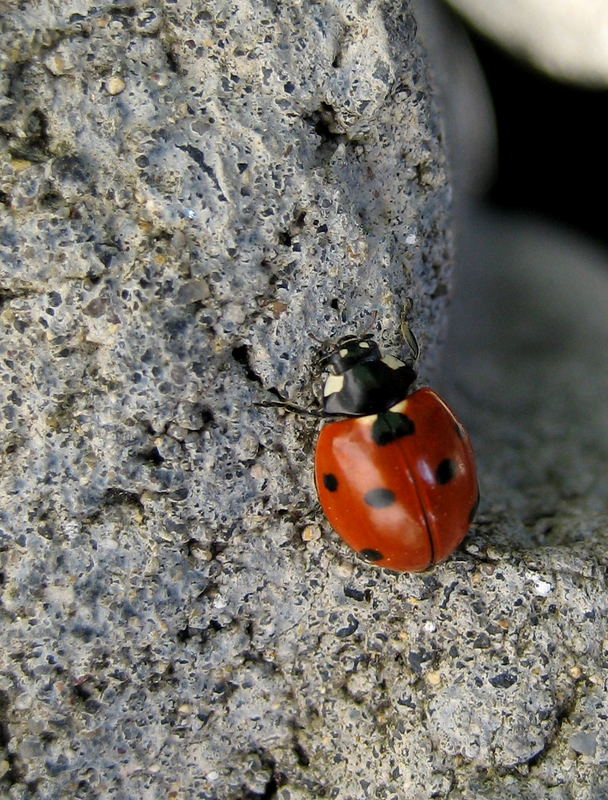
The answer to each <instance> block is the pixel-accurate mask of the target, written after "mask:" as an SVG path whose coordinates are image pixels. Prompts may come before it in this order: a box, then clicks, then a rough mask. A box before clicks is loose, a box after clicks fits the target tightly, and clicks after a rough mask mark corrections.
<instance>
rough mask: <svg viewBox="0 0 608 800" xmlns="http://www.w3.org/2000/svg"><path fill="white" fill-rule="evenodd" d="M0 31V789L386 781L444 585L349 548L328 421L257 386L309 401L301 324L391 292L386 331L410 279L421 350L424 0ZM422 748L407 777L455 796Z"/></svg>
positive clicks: (430, 265) (426, 166) (19, 794)
mask: <svg viewBox="0 0 608 800" xmlns="http://www.w3.org/2000/svg"><path fill="white" fill-rule="evenodd" d="M0 52H3V53H4V56H3V58H4V59H5V61H4V65H5V67H6V70H5V74H6V76H7V79H6V80H4V81H3V82H2V84H1V87H2V90H3V91H4V96H3V98H2V100H1V102H0V125H1V128H2V134H3V138H2V158H1V160H0V192H1V194H0V198H1V200H2V207H1V208H0V299H1V308H0V314H1V320H2V326H3V333H2V340H1V343H0V349H1V359H0V364H1V368H2V373H1V374H2V381H1V383H0V393H1V395H2V411H3V414H2V432H1V436H2V447H3V457H2V463H1V467H0V490H1V496H2V503H1V509H2V510H1V512H0V559H1V563H0V572H1V575H2V597H1V602H2V606H1V608H2V616H3V626H2V647H1V649H0V713H1V715H2V728H1V730H2V738H1V744H2V747H3V750H4V757H2V756H0V766H1V767H2V770H1V774H2V778H1V780H2V781H3V785H2V791H3V792H5V793H6V794H8V796H9V797H10V798H11V799H12V800H15V799H16V798H25V797H29V796H32V795H38V796H40V797H44V798H48V799H49V800H51V798H67V797H69V798H102V797H110V796H112V797H116V798H132V797H147V798H153V797H163V798H164V797H167V796H170V797H184V798H186V797H187V798H190V797H201V798H205V797H207V798H218V799H219V798H243V797H255V796H272V795H273V794H276V796H277V797H284V798H286V797H310V796H314V795H316V794H319V793H321V792H322V791H327V792H330V793H333V794H335V793H336V792H341V793H342V794H343V796H344V797H346V796H356V797H360V796H361V795H362V794H364V795H370V796H371V795H372V794H374V793H375V792H376V791H377V790H379V787H380V786H383V785H386V787H389V788H390V792H392V794H393V795H394V794H395V793H400V791H401V787H402V784H403V780H404V778H403V777H402V770H403V769H404V767H403V766H402V760H403V757H404V756H405V755H407V756H408V757H409V756H410V755H411V756H413V755H415V753H417V752H418V749H419V747H418V744H417V738H418V737H417V733H416V731H417V728H418V726H419V724H420V720H421V716H420V714H421V712H420V701H419V699H416V703H415V704H414V707H413V708H410V707H408V706H406V707H405V708H406V712H407V713H406V714H405V717H404V720H403V721H402V720H401V713H400V709H401V706H398V708H397V712H398V713H397V714H396V715H394V714H393V712H391V710H390V703H391V702H392V700H389V699H388V698H389V695H388V694H387V691H388V689H387V686H386V685H385V683H384V680H385V679H384V676H383V673H384V666H383V664H384V661H385V659H386V660H387V664H388V669H389V672H390V673H391V674H392V672H393V671H395V672H396V673H397V676H398V678H399V682H400V685H401V684H403V690H404V692H405V696H408V693H411V691H413V688H414V683H415V681H416V680H418V678H417V677H415V676H416V675H417V673H416V672H413V671H411V670H410V669H409V668H407V667H403V668H401V669H398V668H397V662H399V663H401V659H403V663H404V664H405V663H406V661H407V653H408V650H409V649H410V648H408V647H407V646H406V639H402V638H400V636H402V634H403V636H405V635H406V634H405V632H404V630H403V624H402V622H401V616H400V615H399V616H398V618H397V619H393V620H392V621H391V619H390V617H391V615H392V614H394V609H395V606H394V603H395V599H396V598H399V597H402V598H403V602H404V603H405V601H406V598H409V597H413V596H420V597H421V598H422V597H424V598H426V599H424V600H422V599H421V603H423V606H422V608H423V609H424V611H423V615H422V616H420V615H419V614H416V613H414V614H412V615H411V617H410V619H409V620H408V622H407V625H408V626H412V625H413V626H414V628H415V627H416V626H417V625H418V624H421V622H422V621H423V620H424V619H425V617H426V613H427V610H428V606H427V605H426V604H427V603H428V602H429V598H430V597H432V596H433V595H434V593H435V591H436V589H435V588H430V589H428V590H427V588H426V584H425V581H426V580H427V579H425V578H420V577H413V576H402V577H399V578H396V577H395V576H393V575H383V574H380V573H378V572H375V571H374V570H373V569H370V568H369V567H368V566H366V565H365V564H362V563H360V562H358V561H356V559H355V558H354V557H353V554H352V553H350V552H349V551H348V550H347V549H346V548H345V547H344V546H342V545H341V544H340V543H339V542H338V541H337V540H336V537H335V536H334V535H333V534H331V533H330V531H329V530H328V529H327V527H326V526H325V525H324V523H323V522H322V520H321V516H320V511H319V508H318V505H317V504H316V501H315V499H314V488H313V484H312V476H311V469H310V468H311V454H312V450H313V443H314V436H315V432H316V426H317V423H316V421H314V420H311V419H310V418H306V417H295V416H294V415H286V414H285V413H284V412H281V411H279V410H276V409H274V408H260V407H258V406H255V405H254V403H256V402H264V401H267V400H268V399H271V400H276V397H277V394H279V395H280V396H282V397H286V398H289V399H290V400H292V401H294V402H297V403H300V404H303V405H311V404H313V403H314V402H315V400H314V398H315V396H316V390H317V386H316V383H317V382H316V381H315V380H314V371H313V369H312V367H311V363H312V361H313V360H314V356H315V354H316V352H317V349H318V348H317V345H316V344H314V343H313V342H312V341H311V339H310V338H309V337H308V335H307V334H308V332H313V333H314V334H315V335H316V336H317V337H319V338H325V337H328V336H332V335H341V334H343V333H344V332H351V331H352V330H357V329H360V328H361V327H364V326H366V325H369V324H370V322H371V320H372V318H373V317H372V312H373V311H377V322H378V324H379V325H381V326H382V328H383V329H384V330H385V331H386V336H385V342H384V345H385V346H386V348H388V349H392V350H393V351H398V350H399V349H400V348H402V347H403V344H402V339H401V335H400V333H399V321H400V315H401V313H402V310H403V308H404V306H405V305H406V299H409V300H412V301H413V308H414V312H413V318H412V323H413V326H414V327H415V330H416V333H417V335H418V338H419V339H420V342H421V344H422V345H423V348H424V354H425V360H424V362H423V363H422V365H421V370H422V372H423V373H426V374H430V373H431V372H432V371H433V369H434V368H436V365H437V361H438V357H439V352H440V348H439V344H440V342H441V340H442V339H443V338H444V334H445V321H446V307H447V300H448V295H449V291H450V283H451V277H450V269H451V242H450V234H449V229H448V217H447V212H448V202H449V190H448V185H447V179H446V175H445V170H444V157H443V149H442V142H441V131H440V127H441V126H440V121H439V120H438V118H437V115H436V112H435V110H434V108H433V106H432V100H431V98H432V93H431V91H430V88H429V84H428V79H427V77H426V73H425V68H426V62H425V60H424V58H423V56H422V53H421V50H420V47H419V43H418V40H417V38H416V25H415V20H414V18H413V16H412V15H411V13H410V11H409V7H408V5H407V4H403V3H399V4H390V3H383V4H366V3H354V2H353V3H336V4H333V3H330V4H327V5H311V6H310V7H306V8H305V9H304V7H302V6H301V5H300V4H297V3H293V4H284V3H283V4H280V5H279V4H277V5H276V6H273V5H266V4H246V3H244V4H241V5H240V6H226V5H225V4H223V3H219V2H218V3H208V4H205V5H201V4H200V3H197V2H188V1H187V0H184V2H180V3H179V4H176V3H173V2H166V3H160V2H151V3H148V4H146V5H143V4H140V3H137V2H135V3H122V2H119V3H116V2H112V3H110V2H101V3H97V4H91V3H88V2H84V3H78V4H76V5H74V4H68V5H66V4H65V3H59V2H51V1H50V0H47V1H46V2H42V3H38V4H36V5H35V7H34V6H27V5H15V4H12V5H11V8H10V9H9V10H8V11H6V12H5V13H4V14H3V19H2V42H1V45H0ZM321 529H322V534H321ZM437 585H439V584H437ZM433 586H435V584H433ZM396 587H397V588H396ZM398 602H400V601H398ZM391 609H393V610H392V611H391ZM387 616H388V617H389V619H388V620H387ZM408 635H409V634H408ZM417 636H418V634H416V637H417ZM416 637H415V638H416ZM423 638H424V637H423ZM420 644H421V645H422V644H425V642H421V643H420ZM425 646H426V644H425ZM428 647H429V648H430V646H428ZM411 649H417V650H419V649H420V647H419V646H418V643H417V642H416V647H415V648H414V647H412V648H411ZM429 652H431V650H430V649H429ZM395 659H397V662H395V665H394V666H393V662H394V661H395ZM425 668H426V662H423V661H421V662H420V667H419V670H420V671H421V672H422V671H423V670H424V669H425ZM410 684H411V686H410ZM390 691H391V692H392V689H391V690H390ZM400 697H401V695H400ZM408 702H409V701H408ZM412 702H413V701H412ZM395 724H398V725H399V729H398V730H397V728H395V731H396V733H395V737H396V738H395V741H394V743H393V734H392V733H391V734H390V737H389V739H387V734H386V731H387V730H392V729H393V728H394V725H395ZM387 726H388V728H387ZM414 734H416V735H415V738H413V736H414ZM421 747H422V751H423V752H424V753H425V754H426V753H427V752H428V754H429V755H430V756H431V758H430V760H429V762H428V764H423V766H422V767H421V769H418V768H416V769H415V770H414V772H413V773H412V774H413V777H411V778H410V777H407V780H408V781H409V782H412V781H415V783H416V785H423V784H424V785H429V786H431V787H436V788H437V789H438V791H444V789H445V788H446V787H447V786H449V783H450V779H449V777H446V773H445V770H444V767H443V765H442V764H443V761H441V759H440V761H441V763H440V764H439V765H438V763H437V761H436V759H435V757H434V756H433V755H432V751H431V750H430V749H429V748H430V744H429V742H428V741H427V740H425V741H424V742H423V743H422V745H421ZM407 769H408V770H409V769H410V767H407ZM408 776H409V772H408ZM387 790H388V789H387ZM383 791H384V790H383Z"/></svg>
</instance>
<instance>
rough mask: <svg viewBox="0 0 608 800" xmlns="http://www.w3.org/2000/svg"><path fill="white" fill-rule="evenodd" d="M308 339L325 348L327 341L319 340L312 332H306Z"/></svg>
mask: <svg viewBox="0 0 608 800" xmlns="http://www.w3.org/2000/svg"><path fill="white" fill-rule="evenodd" d="M308 338H309V339H312V340H313V342H316V343H317V344H320V345H323V346H325V345H326V344H327V339H319V337H318V336H315V335H314V333H312V331H308Z"/></svg>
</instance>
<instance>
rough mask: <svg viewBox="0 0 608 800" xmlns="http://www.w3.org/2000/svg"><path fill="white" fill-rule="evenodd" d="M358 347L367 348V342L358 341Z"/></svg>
mask: <svg viewBox="0 0 608 800" xmlns="http://www.w3.org/2000/svg"><path fill="white" fill-rule="evenodd" d="M359 347H364V348H365V349H366V350H367V349H368V348H369V342H359Z"/></svg>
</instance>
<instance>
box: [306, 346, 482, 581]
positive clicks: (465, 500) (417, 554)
mask: <svg viewBox="0 0 608 800" xmlns="http://www.w3.org/2000/svg"><path fill="white" fill-rule="evenodd" d="M323 363H327V364H329V365H330V368H331V374H330V375H329V377H328V378H327V381H326V383H325V389H324V397H323V409H324V414H327V415H340V416H343V417H347V419H342V420H339V421H337V422H329V423H327V424H325V425H324V426H323V428H322V429H321V432H320V434H319V439H318V441H317V449H316V455H315V482H316V485H317V492H318V495H319V500H320V502H321V505H322V507H323V511H324V512H325V515H326V516H327V519H328V520H329V522H330V523H331V525H332V527H333V528H334V530H336V531H337V533H339V534H340V536H341V537H342V538H343V539H344V541H345V542H346V543H347V544H349V545H350V546H351V547H352V548H354V549H355V550H356V551H357V552H358V553H359V555H361V556H363V558H365V559H367V560H368V561H370V562H373V563H374V564H377V565H379V566H381V567H388V568H389V569H393V570H411V571H415V570H424V569H427V568H428V567H429V566H431V565H432V564H435V563H437V562H438V561H441V560H442V559H444V558H446V556H448V555H449V554H450V553H451V552H452V551H453V550H454V549H455V548H456V547H457V546H458V545H459V544H460V542H461V541H462V539H463V538H464V535H465V533H466V532H467V530H468V528H469V525H470V524H471V522H472V520H473V517H474V516H475V512H476V510H477V504H478V502H479V491H478V487H477V477H476V470H475V457H474V455H473V448H472V447H471V441H470V439H469V437H468V434H467V432H466V431H465V429H464V428H463V426H462V425H461V424H460V422H459V421H458V420H457V418H456V417H455V416H454V414H453V413H452V411H451V410H450V409H449V408H448V406H447V405H446V403H445V402H444V401H443V400H442V399H441V398H440V397H439V395H437V394H435V392H433V391H432V390H431V389H429V388H428V387H424V388H422V389H418V390H417V391H415V392H412V394H408V392H409V391H410V389H411V386H412V383H413V382H414V380H415V379H416V373H415V371H414V369H413V367H412V366H410V365H409V364H406V363H404V362H403V361H399V360H398V359H396V358H394V357H393V356H382V354H381V353H380V350H379V348H378V345H377V344H376V343H375V342H374V340H373V337H372V336H371V335H366V336H347V337H344V338H343V339H341V340H340V341H339V342H338V343H337V345H336V347H335V349H334V350H333V351H332V352H331V353H330V354H329V355H328V356H327V357H326V358H324V359H323Z"/></svg>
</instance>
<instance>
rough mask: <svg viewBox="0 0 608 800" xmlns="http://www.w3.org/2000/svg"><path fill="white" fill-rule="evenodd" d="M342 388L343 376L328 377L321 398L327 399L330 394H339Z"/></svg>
mask: <svg viewBox="0 0 608 800" xmlns="http://www.w3.org/2000/svg"><path fill="white" fill-rule="evenodd" d="M343 386H344V375H329V376H328V378H327V380H326V381H325V386H324V388H323V396H324V397H328V396H329V395H330V394H335V393H336V392H341V391H342V387H343Z"/></svg>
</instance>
